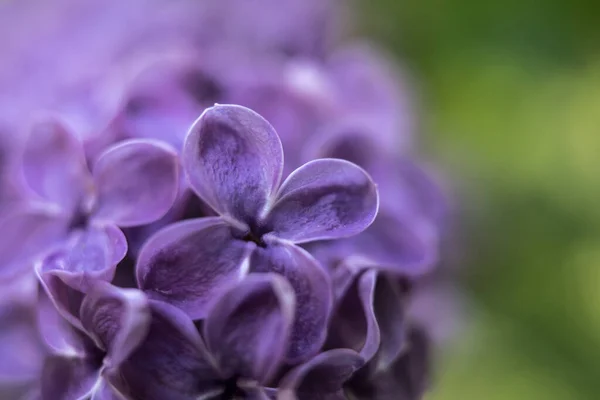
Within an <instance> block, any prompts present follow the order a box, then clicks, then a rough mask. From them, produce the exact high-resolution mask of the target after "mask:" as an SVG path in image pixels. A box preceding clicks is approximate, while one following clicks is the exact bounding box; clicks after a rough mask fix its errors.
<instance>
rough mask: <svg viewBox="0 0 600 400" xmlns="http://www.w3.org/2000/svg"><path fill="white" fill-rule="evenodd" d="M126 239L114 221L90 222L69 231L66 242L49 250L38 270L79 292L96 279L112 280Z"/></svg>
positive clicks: (41, 273)
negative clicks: (96, 223)
mask: <svg viewBox="0 0 600 400" xmlns="http://www.w3.org/2000/svg"><path fill="white" fill-rule="evenodd" d="M126 250H127V242H126V239H125V236H124V235H123V233H122V232H121V231H120V230H119V228H117V227H116V226H114V225H105V226H99V225H90V226H88V228H87V229H85V230H80V231H75V232H73V233H72V234H71V237H70V238H69V242H68V243H67V244H66V245H64V246H62V247H60V248H58V249H57V250H54V251H52V252H51V253H50V254H48V255H47V256H46V257H45V258H44V259H43V260H42V262H41V263H40V264H39V266H38V270H39V274H40V275H44V274H52V275H54V276H56V277H60V279H61V280H62V281H63V282H65V283H66V284H68V285H69V286H71V287H72V288H73V289H76V290H78V291H80V292H84V293H85V292H86V291H87V289H88V287H89V286H90V285H91V284H93V283H94V281H96V280H103V281H107V282H108V281H111V280H112V279H113V277H114V275H115V269H116V267H117V264H118V262H119V261H121V259H122V258H123V257H124V256H125V252H126Z"/></svg>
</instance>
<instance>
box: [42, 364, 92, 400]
mask: <svg viewBox="0 0 600 400" xmlns="http://www.w3.org/2000/svg"><path fill="white" fill-rule="evenodd" d="M99 376H100V366H99V365H97V364H95V363H94V362H93V360H90V359H86V358H80V357H63V356H49V357H48V358H46V362H45V365H44V369H43V371H42V377H41V380H40V386H41V398H42V400H56V399H61V400H79V399H85V398H86V397H87V396H88V395H89V394H91V393H92V391H93V389H94V385H95V384H96V382H97V381H98V379H99Z"/></svg>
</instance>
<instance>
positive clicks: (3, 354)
mask: <svg viewBox="0 0 600 400" xmlns="http://www.w3.org/2000/svg"><path fill="white" fill-rule="evenodd" d="M33 314H34V313H33V312H32V310H30V309H26V308H25V307H23V306H16V305H14V304H7V305H2V307H1V308H0V387H2V386H4V385H7V384H24V383H27V382H35V381H36V380H37V379H38V376H39V373H40V371H41V368H42V365H43V360H44V356H45V354H46V352H45V349H44V346H43V343H42V341H41V340H40V337H39V336H38V332H37V329H36V323H35V317H34V315H33Z"/></svg>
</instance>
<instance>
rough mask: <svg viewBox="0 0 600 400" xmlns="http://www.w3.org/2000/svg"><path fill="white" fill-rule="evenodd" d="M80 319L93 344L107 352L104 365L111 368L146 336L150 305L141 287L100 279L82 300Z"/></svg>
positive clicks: (123, 358)
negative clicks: (116, 283)
mask: <svg viewBox="0 0 600 400" xmlns="http://www.w3.org/2000/svg"><path fill="white" fill-rule="evenodd" d="M80 320H81V324H82V326H83V328H84V329H85V330H86V331H87V332H88V334H90V336H91V337H92V338H93V339H94V341H95V342H96V345H97V346H98V347H99V348H101V349H103V350H105V351H106V352H107V354H106V357H105V359H104V365H106V366H108V367H111V368H114V367H116V366H118V365H119V364H120V363H121V362H122V361H123V360H125V359H126V358H127V357H128V356H129V355H130V354H131V353H132V352H133V350H135V348H136V347H137V346H139V344H140V343H141V341H142V340H143V339H144V338H145V336H146V334H147V333H148V327H149V325H150V309H149V307H148V301H147V299H146V296H144V294H143V293H142V292H141V291H139V290H137V289H120V288H117V287H116V286H112V285H111V284H109V283H107V282H101V281H99V282H97V283H96V284H95V285H94V286H93V288H92V289H91V290H90V291H89V292H88V294H87V295H86V297H85V299H84V300H83V303H82V305H81V311H80Z"/></svg>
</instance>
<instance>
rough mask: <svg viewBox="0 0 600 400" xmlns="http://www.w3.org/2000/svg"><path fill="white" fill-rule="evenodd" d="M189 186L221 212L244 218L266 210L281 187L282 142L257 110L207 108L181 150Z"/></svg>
mask: <svg viewBox="0 0 600 400" xmlns="http://www.w3.org/2000/svg"><path fill="white" fill-rule="evenodd" d="M182 158H183V165H184V168H185V170H186V173H187V175H188V178H189V181H190V185H191V187H192V188H193V189H194V191H196V193H197V194H198V196H200V197H201V198H202V199H203V200H204V201H206V203H208V204H209V205H210V206H211V207H213V209H214V210H215V211H217V212H219V213H220V214H221V215H230V216H232V217H234V218H237V219H239V220H241V221H248V219H252V220H254V219H255V218H256V217H257V216H259V214H261V213H262V211H263V209H264V207H265V206H266V205H267V203H268V202H269V201H270V199H271V196H272V195H273V193H274V191H275V190H276V189H277V187H278V186H279V182H280V180H281V171H282V169H283V150H282V148H281V141H280V140H279V137H278V136H277V133H276V132H275V130H274V129H273V127H272V126H271V125H270V124H269V123H268V122H267V121H266V120H265V119H264V118H262V117H261V116H260V115H258V114H257V113H255V112H254V111H252V110H250V109H248V108H245V107H241V106H233V105H215V106H214V107H211V108H208V109H207V110H206V111H205V112H204V113H203V114H202V116H201V117H200V118H199V119H198V120H197V121H196V122H195V123H194V125H193V126H192V127H191V129H190V132H189V133H188V136H187V138H186V140H185V144H184V149H183V153H182Z"/></svg>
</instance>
